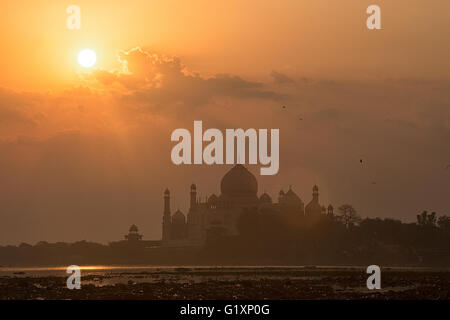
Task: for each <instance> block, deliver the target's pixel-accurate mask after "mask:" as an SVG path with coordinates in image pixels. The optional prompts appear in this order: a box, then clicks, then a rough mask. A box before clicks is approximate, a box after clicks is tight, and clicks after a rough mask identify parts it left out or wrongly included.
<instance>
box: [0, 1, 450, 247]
mask: <svg viewBox="0 0 450 320" xmlns="http://www.w3.org/2000/svg"><path fill="white" fill-rule="evenodd" d="M71 4H76V5H78V6H79V7H80V8H81V29H80V30H68V29H67V28H66V19H67V17H68V14H67V13H66V8H67V6H69V5H71ZM370 4H378V5H379V6H380V7H381V18H382V30H374V31H370V30H368V29H367V28H366V18H367V16H368V15H367V14H366V13H365V11H366V8H367V7H368V6H369V5H370ZM449 12H450V2H447V1H438V0H430V1H423V0H396V1H381V0H371V1H366V0H343V1H335V0H296V1H294V0H278V1H272V0H270V1H261V0H259V1H256V0H246V1H243V0H239V1H237V0H229V1H210V0H209V1H203V0H202V1H197V0H192V1H181V0H179V1H175V0H165V1H148V0H145V1H144V0H143V1H136V0H130V1H118V0H108V1H106V0H105V1H93V0H89V1H88V0H75V1H65V0H64V1H63V0H60V1H56V0H53V1H51V0H46V1H44V0H33V1H25V0H16V1H4V3H2V10H1V11H0V28H1V30H2V32H1V35H0V39H1V48H2V50H1V52H0V69H1V72H0V155H1V156H0V244H19V243H21V242H28V243H35V242H37V241H40V240H46V241H52V242H53V241H76V240H83V239H84V240H91V241H99V242H104V243H106V242H108V241H113V240H119V239H121V238H122V237H123V234H124V233H126V231H127V230H128V227H129V226H130V225H131V224H133V223H135V224H137V225H138V226H139V228H140V230H141V232H142V233H143V234H144V238H146V239H159V238H160V235H161V217H162V204H163V202H162V193H163V190H164V189H165V188H166V187H168V188H169V189H170V190H171V191H172V195H173V202H172V208H173V209H174V210H176V209H177V208H180V209H181V210H182V211H183V212H184V213H187V209H188V203H189V201H188V196H189V195H188V192H189V186H190V184H191V183H192V182H195V183H196V184H197V188H198V190H199V192H200V193H201V195H202V197H205V196H207V195H210V194H211V193H213V192H214V193H216V194H218V193H219V192H220V190H219V184H220V179H221V177H222V176H223V174H224V173H225V172H226V171H227V170H228V169H229V166H211V167H208V166H178V167H177V166H175V165H173V164H172V162H171V160H170V150H171V148H172V146H173V143H172V142H171V141H170V134H171V132H172V131H173V130H174V129H176V128H188V129H189V130H192V126H193V121H194V120H202V121H203V125H204V127H205V128H219V129H223V130H224V129H225V128H239V127H241V128H244V129H246V128H268V129H270V128H279V129H280V171H279V173H278V174H277V175H275V176H265V177H261V176H259V165H257V166H250V170H251V171H252V172H253V173H254V174H255V175H256V176H257V178H258V182H259V192H260V193H262V192H264V191H266V192H267V193H269V194H270V195H271V196H272V199H273V200H274V201H276V198H277V194H278V192H279V190H280V189H281V188H284V190H286V189H287V188H288V186H289V185H292V187H293V189H294V191H296V192H297V194H298V195H299V196H300V197H301V198H302V200H303V202H305V204H306V203H308V202H309V201H310V200H311V193H312V190H311V188H312V186H313V185H314V184H317V185H318V186H319V192H320V200H319V201H320V202H321V204H323V205H328V204H329V203H331V204H333V205H334V206H335V207H337V206H339V205H341V204H344V203H350V204H352V205H353V206H354V207H355V208H356V210H357V211H358V212H359V214H361V215H362V216H363V217H366V216H370V217H375V216H379V217H393V218H397V219H402V220H404V221H413V220H414V219H415V215H416V214H417V213H419V212H420V211H422V210H429V211H436V212H437V213H438V214H447V215H448V214H450V197H449V193H450V168H448V169H446V167H447V165H449V164H450V148H449V147H450V32H448V31H449V30H450V20H449V19H448V13H449ZM85 48H90V49H92V50H93V51H95V53H96V54H97V61H96V65H95V66H94V67H92V68H83V67H82V66H80V65H79V63H78V61H77V55H78V53H79V52H80V51H81V50H82V49H85ZM283 105H285V106H287V107H286V109H285V110H283V109H282V106H283ZM300 118H302V119H303V120H300ZM360 159H364V164H363V165H361V164H360V162H359V160H360Z"/></svg>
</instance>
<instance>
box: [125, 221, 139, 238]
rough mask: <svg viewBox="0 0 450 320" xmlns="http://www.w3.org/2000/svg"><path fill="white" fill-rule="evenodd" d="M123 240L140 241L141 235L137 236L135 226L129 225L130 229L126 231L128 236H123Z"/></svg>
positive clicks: (137, 232) (137, 231)
mask: <svg viewBox="0 0 450 320" xmlns="http://www.w3.org/2000/svg"><path fill="white" fill-rule="evenodd" d="M125 240H128V241H140V240H142V235H141V234H139V230H138V227H137V226H136V225H135V224H133V225H131V227H130V229H129V230H128V234H126V235H125Z"/></svg>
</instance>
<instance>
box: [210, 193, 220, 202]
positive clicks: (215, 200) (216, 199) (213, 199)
mask: <svg viewBox="0 0 450 320" xmlns="http://www.w3.org/2000/svg"><path fill="white" fill-rule="evenodd" d="M217 201H219V197H218V196H216V195H215V194H214V193H213V194H212V195H210V196H209V198H208V203H211V204H214V203H216V202H217Z"/></svg>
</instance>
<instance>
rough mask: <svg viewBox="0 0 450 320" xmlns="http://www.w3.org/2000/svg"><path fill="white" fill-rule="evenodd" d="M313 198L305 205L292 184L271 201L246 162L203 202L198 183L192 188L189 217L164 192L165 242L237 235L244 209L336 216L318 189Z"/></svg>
mask: <svg viewBox="0 0 450 320" xmlns="http://www.w3.org/2000/svg"><path fill="white" fill-rule="evenodd" d="M312 191H313V193H312V199H311V201H310V202H309V203H308V204H307V205H306V206H305V205H304V203H303V201H302V200H301V199H300V197H299V196H298V195H297V194H296V193H295V192H294V191H293V190H292V188H291V187H289V190H288V191H286V192H284V191H283V190H281V191H280V192H279V195H278V202H277V203H275V202H273V201H272V198H271V197H270V196H269V195H268V194H267V193H265V192H264V193H262V194H261V195H260V196H258V194H257V193H258V182H257V180H256V178H255V176H254V175H253V174H252V173H251V172H250V171H249V170H248V169H247V168H246V167H244V166H243V165H241V164H238V165H235V166H234V167H233V168H231V169H230V170H229V171H228V172H227V173H226V174H225V175H224V176H223V178H222V181H221V183H220V192H221V193H220V195H219V196H217V195H215V194H212V195H211V196H209V197H208V198H207V199H205V200H204V201H201V200H200V199H199V197H198V196H197V186H196V185H195V184H192V185H191V187H190V206H189V211H188V212H187V216H186V215H185V214H184V213H183V212H181V211H180V210H177V211H175V212H174V213H172V212H171V209H170V191H169V190H168V189H166V190H165V192H164V212H163V221H162V245H163V246H169V247H172V246H173V247H178V246H199V245H203V244H204V243H205V241H206V239H207V238H208V236H210V235H211V234H212V233H215V234H217V233H219V234H221V235H229V236H233V235H237V234H238V229H237V223H238V220H239V217H240V215H241V214H242V213H243V212H244V211H245V210H249V209H252V210H256V211H257V212H258V213H261V214H277V213H283V214H286V213H289V214H294V215H299V216H304V217H319V216H320V215H325V214H326V215H333V207H332V206H331V205H329V206H328V208H325V207H324V206H321V205H320V203H319V188H318V187H317V186H316V185H315V186H314V187H313V189H312Z"/></svg>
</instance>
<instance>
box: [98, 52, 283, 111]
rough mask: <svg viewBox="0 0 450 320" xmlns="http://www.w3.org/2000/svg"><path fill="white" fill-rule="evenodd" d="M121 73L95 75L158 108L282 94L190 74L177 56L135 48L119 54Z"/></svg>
mask: <svg viewBox="0 0 450 320" xmlns="http://www.w3.org/2000/svg"><path fill="white" fill-rule="evenodd" d="M119 61H120V62H121V63H122V68H123V72H106V71H100V72H97V73H96V74H95V76H96V78H97V80H98V81H100V82H101V83H103V84H105V85H109V84H111V83H113V82H117V83H120V84H121V85H123V86H124V87H125V88H126V89H128V90H129V91H128V92H127V93H126V94H125V96H126V97H127V98H128V99H129V100H130V101H133V102H134V103H139V102H141V103H144V104H145V105H147V106H156V107H158V106H161V105H167V104H173V103H179V104H181V105H183V106H187V107H192V108H195V107H198V106H200V105H204V104H207V103H209V102H211V101H212V100H213V99H214V98H223V97H229V98H236V99H264V100H271V101H279V100H281V99H283V98H284V95H282V94H279V93H276V92H274V91H271V90H268V89H267V88H266V86H265V85H264V84H263V83H260V82H254V81H248V80H245V79H243V78H241V77H239V76H236V75H228V74H218V75H215V76H212V77H203V76H201V75H199V74H196V73H192V72H189V70H188V69H187V68H186V67H185V66H184V65H183V64H182V63H181V61H180V59H179V58H177V57H170V56H165V55H160V54H157V53H150V52H147V51H144V50H142V49H140V48H135V49H132V50H130V51H127V52H121V53H120V54H119Z"/></svg>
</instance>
